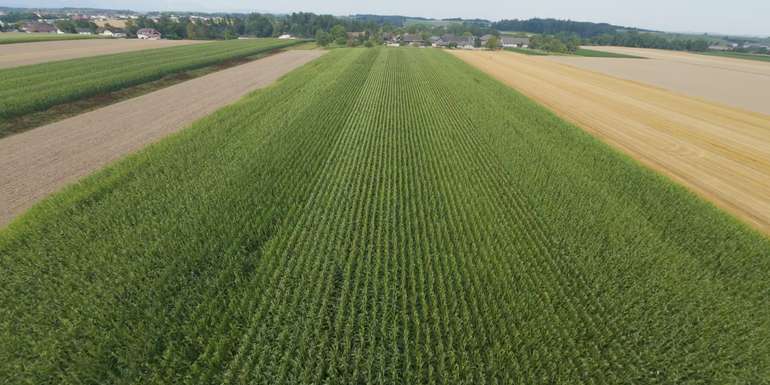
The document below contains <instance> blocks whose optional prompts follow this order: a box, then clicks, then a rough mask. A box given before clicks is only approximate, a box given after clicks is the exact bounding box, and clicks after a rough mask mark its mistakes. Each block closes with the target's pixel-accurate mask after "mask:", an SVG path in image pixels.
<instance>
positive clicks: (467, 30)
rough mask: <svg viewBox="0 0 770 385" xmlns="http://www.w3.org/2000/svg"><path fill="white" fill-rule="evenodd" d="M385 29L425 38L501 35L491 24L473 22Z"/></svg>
mask: <svg viewBox="0 0 770 385" xmlns="http://www.w3.org/2000/svg"><path fill="white" fill-rule="evenodd" d="M383 29H384V30H386V31H387V32H391V31H392V32H395V33H409V34H413V35H414V34H419V35H423V36H427V37H430V36H441V35H445V34H450V35H455V36H477V37H478V36H484V35H487V34H490V35H499V32H498V31H497V30H495V29H494V28H491V27H490V26H489V24H487V23H482V22H472V21H463V22H454V23H449V24H446V25H436V24H429V23H414V24H409V25H407V26H405V27H402V28H395V29H394V28H390V30H388V28H387V26H383Z"/></svg>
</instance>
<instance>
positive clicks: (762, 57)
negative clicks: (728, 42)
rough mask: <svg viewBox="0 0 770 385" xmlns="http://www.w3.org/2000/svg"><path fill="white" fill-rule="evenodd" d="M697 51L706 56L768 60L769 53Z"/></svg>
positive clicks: (769, 57) (769, 59)
mask: <svg viewBox="0 0 770 385" xmlns="http://www.w3.org/2000/svg"><path fill="white" fill-rule="evenodd" d="M697 53H698V54H700V55H708V56H718V57H729V58H733V59H744V60H755V61H762V62H770V55H759V54H751V53H740V52H697Z"/></svg>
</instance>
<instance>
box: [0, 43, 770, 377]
mask: <svg viewBox="0 0 770 385" xmlns="http://www.w3.org/2000/svg"><path fill="white" fill-rule="evenodd" d="M768 305H770V241H768V239H767V238H765V237H763V236H761V235H759V234H758V233H756V232H754V231H753V230H750V229H749V228H747V227H746V226H745V225H743V224H741V223H738V222H737V221H735V220H734V219H732V218H731V217H729V216H727V215H726V214H724V213H722V212H721V211H719V210H717V209H716V208H714V207H712V206H711V205H709V204H707V203H705V202H703V201H701V200H700V199H698V198H697V197H695V196H694V195H692V194H690V193H689V192H687V191H686V190H684V189H683V188H681V187H679V186H677V185H675V184H673V183H671V182H670V181H669V180H667V179H665V178H663V177H661V176H659V175H657V174H655V173H653V172H652V171H649V170H647V169H645V168H643V167H641V166H640V165H639V164H637V163H635V162H634V161H632V160H630V159H629V158H627V157H625V156H623V155H621V154H619V153H618V152H616V151H615V150H613V149H611V148H609V147H608V146H606V145H604V144H602V143H601V142H599V141H598V140H596V139H594V138H593V137H591V136H590V135H588V134H586V133H585V132H583V131H581V130H580V129H578V128H576V127H574V126H572V125H570V124H568V123H565V122H564V121H562V120H560V119H559V118H558V117H556V116H555V115H553V114H552V113H550V112H548V111H547V110H545V109H544V108H542V107H540V106H538V105H537V104H535V103H534V102H532V101H531V100H529V99H527V98H525V97H524V96H522V95H520V94H518V93H517V92H515V91H513V90H511V89H509V88H507V87H505V86H504V85H502V84H500V83H498V82H496V81H495V80H493V79H491V78H490V77H488V76H487V75H485V74H483V73H481V72H479V71H478V70H476V69H473V68H471V67H469V66H468V65H466V64H464V63H462V62H461V61H459V60H458V59H456V58H454V57H452V56H450V55H448V54H446V53H444V52H442V51H439V50H429V49H412V48H397V49H337V50H333V51H330V52H329V53H327V54H326V55H324V56H323V57H322V58H320V59H319V60H316V61H314V62H311V63H309V64H307V65H305V66H304V67H302V68H300V69H299V70H297V71H295V72H292V73H291V74H290V75H288V76H286V77H284V78H283V79H282V80H280V81H279V82H278V83H277V84H276V85H274V86H271V87H269V88H267V89H263V90H260V91H257V92H256V93H254V94H252V95H250V96H249V97H247V98H245V99H244V100H242V101H241V102H239V103H237V104H235V105H232V106H230V107H227V108H225V109H223V110H221V111H219V112H217V113H215V114H213V115H212V116H210V117H208V118H205V119H203V120H201V121H199V122H198V123H196V124H194V125H193V126H192V127H191V128H189V129H187V130H185V131H182V132H181V133H179V134H177V135H174V136H172V137H171V138H169V139H166V140H164V141H162V142H160V143H158V144H156V145H153V146H151V147H150V148H148V149H146V150H144V151H142V152H140V153H138V154H136V155H133V156H130V157H129V158H127V159H125V160H123V161H121V162H118V163H116V164H114V165H112V166H110V167H108V168H107V169H105V170H103V171H101V172H99V173H97V174H96V175H94V176H92V177H90V178H88V179H86V180H84V181H83V182H81V183H79V184H77V185H75V186H72V187H70V188H68V189H66V190H65V191H63V192H61V193H59V194H56V195H54V196H53V197H51V198H50V199H48V200H46V201H44V202H43V203H41V204H40V205H38V206H36V207H35V208H33V209H32V211H30V212H29V213H28V214H27V215H25V216H23V217H22V218H21V219H19V220H17V221H16V222H14V223H13V224H12V225H11V226H10V227H9V228H7V229H4V230H0V340H2V341H3V344H0V378H3V379H7V381H8V382H10V383H30V384H33V383H34V384H38V383H64V384H68V383H73V384H74V383H118V384H135V383H143V384H169V383H179V384H184V383H187V384H203V383H218V384H219V383H221V384H244V383H249V384H284V383H286V384H288V383H297V384H323V383H329V384H335V383H393V384H431V383H451V384H459V383H472V384H482V383H501V384H508V383H521V384H542V383H552V384H576V383H594V384H645V383H656V384H661V383H662V384H688V383H692V384H702V383H745V384H753V383H757V384H761V383H766V382H767V379H768V378H770V344H767V343H766V342H767V341H768V340H770V321H769V320H770V306H768Z"/></svg>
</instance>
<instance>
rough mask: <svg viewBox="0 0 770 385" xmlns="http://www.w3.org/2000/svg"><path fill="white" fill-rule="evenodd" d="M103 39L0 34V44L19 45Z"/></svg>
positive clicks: (51, 34) (76, 36) (70, 35)
mask: <svg viewBox="0 0 770 385" xmlns="http://www.w3.org/2000/svg"><path fill="white" fill-rule="evenodd" d="M100 38H102V37H100V36H95V35H75V34H66V35H58V34H53V33H46V34H36V33H32V34H29V33H10V32H6V33H0V44H17V43H37V42H43V41H59V40H85V39H100Z"/></svg>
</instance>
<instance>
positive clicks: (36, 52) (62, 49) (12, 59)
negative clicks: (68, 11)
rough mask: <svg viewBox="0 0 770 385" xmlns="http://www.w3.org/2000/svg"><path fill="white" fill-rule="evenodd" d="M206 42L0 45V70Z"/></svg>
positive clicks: (140, 41) (78, 41) (109, 40)
mask: <svg viewBox="0 0 770 385" xmlns="http://www.w3.org/2000/svg"><path fill="white" fill-rule="evenodd" d="M205 42H206V41H205V40H139V39H93V40H91V39H88V40H62V41H42V42H37V43H17V44H3V45H0V68H10V67H18V66H23V65H29V64H37V63H45V62H50V61H57V60H66V59H75V58H80V57H87V56H98V55H107V54H111V53H119V52H128V51H139V50H142V49H151V48H163V47H174V46H179V45H190V44H200V43H205Z"/></svg>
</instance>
